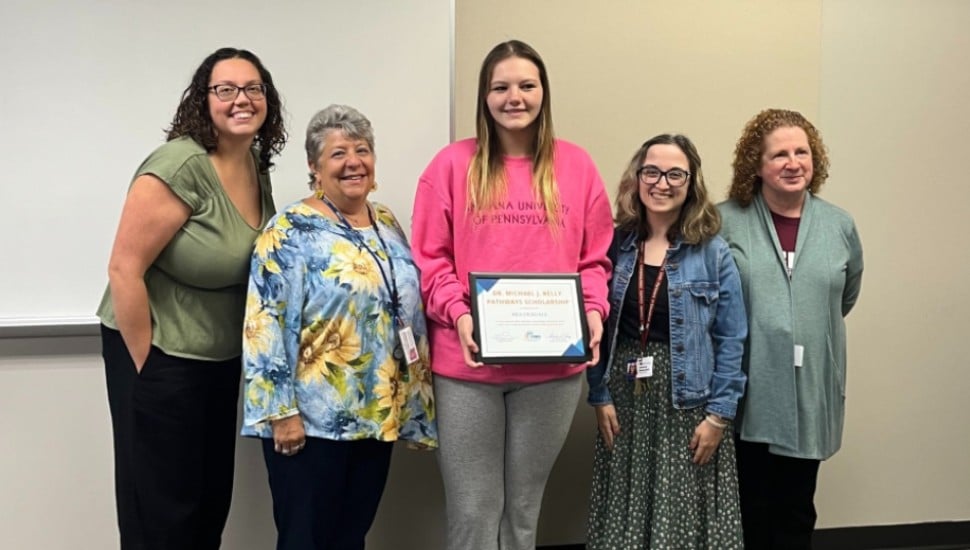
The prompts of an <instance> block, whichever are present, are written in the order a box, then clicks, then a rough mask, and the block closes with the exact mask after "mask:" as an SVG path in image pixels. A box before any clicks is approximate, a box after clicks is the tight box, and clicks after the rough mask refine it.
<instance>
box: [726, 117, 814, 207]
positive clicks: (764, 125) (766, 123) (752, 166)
mask: <svg viewBox="0 0 970 550" xmlns="http://www.w3.org/2000/svg"><path fill="white" fill-rule="evenodd" d="M792 127H795V128H801V129H802V130H804V131H805V135H807V136H808V145H809V147H810V148H811V149H812V169H813V170H812V171H813V177H812V181H811V183H809V184H808V192H809V193H812V194H813V195H814V194H817V193H818V192H819V190H820V189H821V188H822V185H823V184H824V183H825V180H827V179H828V177H829V155H828V151H827V150H826V149H825V144H824V143H822V136H821V134H819V132H818V130H817V129H816V128H815V126H813V125H812V123H811V122H809V121H808V120H807V119H806V118H805V117H804V116H802V114H801V113H799V112H798V111H788V110H785V109H765V110H764V111H761V112H760V113H758V114H757V115H755V117H754V118H752V119H751V120H749V121H748V123H747V124H746V125H745V126H744V130H743V131H742V132H741V138H740V139H738V143H737V145H736V146H735V147H734V162H733V163H732V166H733V167H734V177H733V178H732V179H731V188H730V189H728V198H730V199H734V200H736V201H738V203H739V204H740V205H741V206H748V205H749V204H751V201H753V200H754V196H755V195H756V194H757V193H759V192H760V191H761V176H759V175H758V171H759V170H760V169H761V162H762V155H763V154H764V151H765V138H767V137H768V135H769V134H771V133H772V132H774V131H775V130H777V129H778V128H792Z"/></svg>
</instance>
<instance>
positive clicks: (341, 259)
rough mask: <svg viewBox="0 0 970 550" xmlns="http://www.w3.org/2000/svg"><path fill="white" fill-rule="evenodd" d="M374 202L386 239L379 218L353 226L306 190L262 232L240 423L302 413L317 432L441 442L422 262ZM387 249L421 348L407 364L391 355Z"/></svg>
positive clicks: (266, 429)
mask: <svg viewBox="0 0 970 550" xmlns="http://www.w3.org/2000/svg"><path fill="white" fill-rule="evenodd" d="M371 206H372V207H373V209H374V212H375V219H376V225H377V226H378V227H379V230H380V237H381V238H383V240H384V242H385V243H386V244H387V248H388V249H389V250H387V251H385V250H384V248H383V247H382V246H381V242H380V240H379V239H378V234H377V232H376V231H375V227H369V228H358V229H350V228H348V227H346V226H344V225H342V224H340V223H339V222H336V221H333V220H331V219H329V218H327V217H325V216H324V215H323V214H321V213H320V212H318V211H317V210H316V209H314V208H312V207H311V206H309V205H307V204H305V203H303V202H302V201H300V202H296V203H293V204H291V205H289V206H288V207H286V208H285V209H284V210H283V211H281V212H280V213H279V214H277V215H276V216H275V217H274V218H273V219H272V220H270V222H269V224H268V225H267V227H266V229H264V230H263V232H262V234H261V235H260V236H259V238H258V239H257V240H256V248H255V250H254V251H253V257H252V263H251V269H250V277H249V291H248V294H247V300H246V319H245V326H244V329H243V372H244V376H245V389H244V400H243V414H244V419H243V428H242V434H243V435H246V436H257V437H266V438H269V437H272V436H273V430H272V427H271V426H270V422H269V421H271V420H276V419H280V418H286V417H288V416H293V415H296V414H300V415H301V417H302V418H303V424H304V427H305V428H306V433H307V436H309V437H320V438H325V439H332V440H340V441H350V440H358V439H377V440H379V441H395V440H398V439H402V440H405V441H409V442H413V443H417V444H421V445H424V446H427V447H437V445H438V442H437V440H438V433H437V426H436V423H435V409H434V398H433V396H432V390H431V367H430V364H429V359H428V331H427V328H426V325H425V318H424V311H423V308H422V305H421V294H420V282H419V281H420V278H419V274H418V269H417V267H416V266H415V265H414V262H413V261H412V259H411V251H410V248H409V247H408V243H407V239H406V237H405V236H404V232H403V231H402V230H401V227H400V225H399V224H398V223H397V220H396V219H395V218H394V215H393V214H392V213H391V212H390V210H388V209H387V207H384V206H382V205H379V204H372V205H371ZM351 232H356V233H358V235H353V234H351ZM361 239H362V240H361ZM360 242H363V243H366V247H364V246H361V245H359V244H358V243H360ZM368 249H369V250H368ZM388 252H389V253H390V255H391V259H392V260H393V263H394V280H395V281H396V282H397V289H398V294H399V298H400V312H401V317H402V320H403V321H404V322H405V323H408V324H410V326H411V329H412V330H413V332H414V339H415V341H416V343H417V345H418V353H419V356H420V358H419V360H417V361H415V362H413V363H411V364H410V365H407V366H406V367H405V366H402V363H401V362H400V361H399V360H397V359H395V358H394V356H393V349H394V346H395V343H396V342H397V329H396V328H395V326H394V320H393V317H392V312H391V292H390V290H389V289H388V288H387V286H388V285H387V283H385V279H384V276H387V277H388V278H389V277H390V276H391V270H390V265H389V263H388V261H387V253H388ZM375 256H376V257H377V258H379V260H380V267H378V262H377V261H375ZM381 269H383V273H384V276H382V273H381Z"/></svg>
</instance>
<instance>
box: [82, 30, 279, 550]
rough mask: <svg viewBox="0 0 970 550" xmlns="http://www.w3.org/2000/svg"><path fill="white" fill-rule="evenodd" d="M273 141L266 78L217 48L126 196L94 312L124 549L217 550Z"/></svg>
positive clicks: (247, 58) (273, 112)
mask: <svg viewBox="0 0 970 550" xmlns="http://www.w3.org/2000/svg"><path fill="white" fill-rule="evenodd" d="M285 140H286V133H285V131H284V128H283V120H282V106H281V102H280V98H279V94H278V93H277V92H276V89H275V88H274V87H273V79H272V77H271V76H270V73H269V71H267V70H266V68H265V67H264V66H263V64H262V63H261V62H260V61H259V59H258V58H257V57H256V56H255V55H253V54H252V53H250V52H248V51H246V50H238V49H235V48H222V49H220V50H217V51H216V52H214V53H213V54H211V55H209V56H208V57H207V58H206V59H205V60H204V61H203V62H202V64H201V65H200V66H199V68H198V69H197V70H196V71H195V75H194V76H193V78H192V82H191V83H190V84H189V86H188V88H186V89H185V92H184V93H183V95H182V101H181V103H180V104H179V107H178V110H177V111H176V113H175V118H174V119H173V121H172V125H171V127H170V129H169V131H168V139H167V142H166V143H165V144H164V145H162V146H161V147H159V148H158V149H156V150H155V151H154V152H153V153H152V154H151V155H149V156H148V158H147V159H146V160H145V161H144V162H143V163H142V165H141V166H140V167H139V168H138V170H137V171H136V172H135V176H134V179H133V181H132V182H131V186H130V187H129V190H128V196H127V198H126V199H125V205H124V208H123V210H122V213H121V222H120V223H119V226H118V232H117V235H116V236H115V242H114V247H113V249H112V251H111V259H110V263H109V265H108V279H109V284H108V289H107V291H106V292H105V295H104V299H103V300H102V302H101V306H100V307H99V308H98V316H99V317H100V318H101V323H102V327H101V334H102V350H103V351H102V353H103V356H104V362H105V376H106V379H107V386H108V403H109V406H110V409H111V421H112V428H113V432H114V449H115V496H116V499H117V509H118V527H119V529H120V532H121V547H122V548H123V549H127V548H152V549H155V548H165V549H167V548H171V549H184V548H197V549H198V548H218V547H219V543H220V539H221V536H222V529H223V526H224V525H225V522H226V517H227V516H228V514H229V503H230V500H231V497H232V479H233V461H234V448H235V428H236V401H237V397H238V391H239V390H238V388H239V375H240V370H241V362H240V354H241V352H242V338H241V334H240V327H241V326H242V319H243V310H244V308H245V295H246V277H247V274H248V267H249V256H250V253H251V252H252V249H253V242H254V240H255V238H256V236H257V235H258V234H259V230H260V229H261V228H262V226H263V225H264V224H265V223H266V221H267V220H269V219H270V217H272V215H273V214H274V213H275V207H274V205H273V199H272V195H271V189H270V182H269V172H268V171H269V168H270V167H271V166H272V162H271V159H272V158H273V156H275V155H277V154H278V153H279V152H280V150H281V149H282V148H283V144H284V143H285Z"/></svg>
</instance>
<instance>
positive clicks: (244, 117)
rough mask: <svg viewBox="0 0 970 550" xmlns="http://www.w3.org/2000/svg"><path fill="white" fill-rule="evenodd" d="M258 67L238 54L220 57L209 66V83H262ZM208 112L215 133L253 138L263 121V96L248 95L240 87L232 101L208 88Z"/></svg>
mask: <svg viewBox="0 0 970 550" xmlns="http://www.w3.org/2000/svg"><path fill="white" fill-rule="evenodd" d="M261 83H263V81H262V79H261V78H260V76H259V70H257V69H256V66H255V65H253V64H252V63H250V62H249V61H246V60H245V59H241V58H238V57H237V58H232V59H223V60H222V61H220V62H218V63H216V64H215V66H214V67H212V75H211V76H210V77H209V87H210V88H211V87H212V86H217V85H219V84H231V85H233V86H238V87H240V88H242V87H245V86H248V85H251V84H261ZM208 100H209V116H210V117H211V118H212V125H213V126H214V127H215V130H216V135H217V136H218V138H219V139H220V140H223V139H229V140H233V139H248V140H252V139H253V138H254V137H255V136H256V133H257V132H258V131H259V129H260V127H261V126H262V125H263V122H265V121H266V99H265V97H264V98H262V99H258V100H255V101H254V100H252V99H250V98H249V97H248V96H247V95H246V94H245V93H243V92H242V91H240V92H239V94H238V95H237V96H236V98H235V99H234V100H232V101H221V100H219V98H217V97H216V95H215V94H214V93H213V92H212V91H211V90H210V91H209V95H208Z"/></svg>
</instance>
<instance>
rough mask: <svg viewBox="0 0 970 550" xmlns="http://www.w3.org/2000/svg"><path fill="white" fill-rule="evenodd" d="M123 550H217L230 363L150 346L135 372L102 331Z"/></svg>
mask: <svg viewBox="0 0 970 550" xmlns="http://www.w3.org/2000/svg"><path fill="white" fill-rule="evenodd" d="M101 342H102V355H103V357H104V366H105V379H106V382H107V387H108V405H109V407H110V409H111V425H112V429H113V432H114V455H115V499H116V505H117V509H118V529H119V531H120V535H121V548H122V549H123V550H132V549H133V550H167V549H172V550H175V549H178V550H195V549H198V550H202V549H206V550H208V549H215V548H219V544H220V541H221V539H222V529H223V527H224V526H225V524H226V518H227V517H228V515H229V504H230V502H231V500H232V478H233V466H234V457H235V445H236V408H237V400H238V397H239V375H240V370H241V362H240V360H239V358H236V359H232V360H228V361H201V360H194V359H184V358H181V357H173V356H170V355H167V354H165V353H164V352H162V351H161V350H159V349H158V348H155V347H152V349H151V352H150V353H149V355H148V360H147V361H146V362H145V366H144V368H143V369H142V371H141V373H140V374H139V373H138V372H137V371H136V370H135V365H134V363H133V362H132V360H131V356H130V355H129V353H128V348H127V347H125V343H124V341H123V340H122V338H121V333H120V332H118V331H116V330H112V329H110V328H107V327H105V326H102V327H101Z"/></svg>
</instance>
